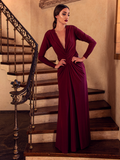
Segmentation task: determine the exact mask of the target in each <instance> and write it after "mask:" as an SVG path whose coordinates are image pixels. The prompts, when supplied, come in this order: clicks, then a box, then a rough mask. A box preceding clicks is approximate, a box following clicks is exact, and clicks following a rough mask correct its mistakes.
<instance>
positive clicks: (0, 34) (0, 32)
mask: <svg viewBox="0 0 120 160" xmlns="http://www.w3.org/2000/svg"><path fill="white" fill-rule="evenodd" d="M0 53H2V12H1V8H0Z"/></svg>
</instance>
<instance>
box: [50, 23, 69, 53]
mask: <svg viewBox="0 0 120 160" xmlns="http://www.w3.org/2000/svg"><path fill="white" fill-rule="evenodd" d="M53 30H54V33H55V35H56V37H57V39H58V41H59V43H60V45H61V46H62V48H63V49H64V50H65V49H66V37H67V34H66V33H67V26H65V48H64V47H63V45H62V43H61V41H60V39H59V37H58V35H57V33H56V31H55V29H53Z"/></svg>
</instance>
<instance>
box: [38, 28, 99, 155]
mask: <svg viewBox="0 0 120 160" xmlns="http://www.w3.org/2000/svg"><path fill="white" fill-rule="evenodd" d="M77 39H78V40H81V41H85V42H87V43H88V44H89V45H88V48H87V50H86V52H85V54H84V55H83V56H84V57H85V58H87V57H88V55H89V54H90V53H91V52H92V50H93V48H94V46H95V44H96V42H95V41H94V40H93V39H92V38H91V37H90V36H88V35H86V34H85V33H84V32H82V31H81V30H80V29H78V28H77V27H75V26H72V25H68V26H66V33H65V48H63V46H62V44H61V42H60V40H59V38H58V36H57V34H56V32H55V30H54V29H52V30H49V31H47V32H46V34H45V36H44V39H43V42H42V45H41V47H40V51H39V55H38V59H39V60H40V61H42V62H44V63H45V64H47V65H49V66H51V67H53V68H54V67H55V64H54V63H52V62H50V61H49V60H48V59H46V58H45V57H44V55H45V52H46V50H47V49H48V48H50V47H51V46H52V47H53V49H54V51H55V52H56V54H57V56H58V60H59V61H60V60H61V59H66V65H64V66H62V67H60V68H59V69H58V87H59V105H58V122H57V135H56V147H57V148H58V149H59V150H60V151H61V152H63V153H68V152H76V151H77V150H79V149H84V148H86V147H87V146H88V145H89V143H90V125H89V108H88V90H87V81H86V73H85V67H84V64H83V62H78V63H74V62H72V61H71V60H72V57H73V56H75V57H78V53H77V51H76V40H77Z"/></svg>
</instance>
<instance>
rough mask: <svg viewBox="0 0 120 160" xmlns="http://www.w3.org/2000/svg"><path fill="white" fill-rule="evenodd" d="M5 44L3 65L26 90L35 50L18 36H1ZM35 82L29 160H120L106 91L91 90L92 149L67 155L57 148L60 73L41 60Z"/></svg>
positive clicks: (115, 129) (119, 143)
mask: <svg viewBox="0 0 120 160" xmlns="http://www.w3.org/2000/svg"><path fill="white" fill-rule="evenodd" d="M1 41H2V51H1V53H0V54H1V55H2V61H1V65H7V66H9V71H8V73H7V74H8V75H12V76H15V77H17V80H18V81H20V82H21V83H20V87H22V88H25V87H26V86H27V85H28V81H27V80H28V77H29V75H30V67H31V63H32V62H33V56H34V53H33V48H32V47H31V45H28V44H24V43H23V41H22V44H18V43H17V42H16V37H14V38H10V37H9V36H1ZM8 41H9V45H8ZM14 48H15V49H14ZM51 61H52V62H55V60H51ZM35 79H36V82H34V83H33V85H34V91H35V92H34V95H32V102H31V103H32V104H33V106H34V107H33V108H31V109H30V117H31V123H32V124H30V127H29V128H28V131H27V134H28V144H27V146H26V149H25V151H24V155H25V158H26V160H58V159H59V160H77V159H78V160H79V159H84V160H88V159H120V142H119V140H118V131H119V127H118V126H117V124H116V123H115V122H114V121H113V119H112V118H111V106H110V105H109V104H108V103H107V102H106V101H105V100H104V99H103V97H104V96H103V95H104V93H105V91H104V90H101V89H91V88H88V95H89V114H90V130H91V144H90V146H89V147H88V148H86V149H84V150H80V151H78V152H77V153H67V154H64V153H61V152H60V151H59V150H58V149H56V148H55V139H56V126H57V114H58V96H59V92H58V86H57V83H58V82H57V70H56V69H53V68H50V67H48V66H46V65H45V64H43V63H41V62H40V61H39V62H38V64H37V68H36V76H35ZM28 98H29V99H30V95H29V96H28ZM26 100H27V99H26ZM18 148H19V146H18Z"/></svg>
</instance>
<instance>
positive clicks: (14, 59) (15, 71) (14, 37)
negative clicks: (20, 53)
mask: <svg viewBox="0 0 120 160" xmlns="http://www.w3.org/2000/svg"><path fill="white" fill-rule="evenodd" d="M14 72H16V29H15V28H14Z"/></svg>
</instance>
